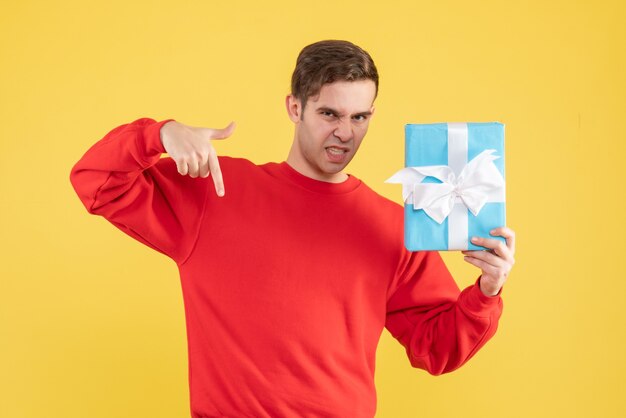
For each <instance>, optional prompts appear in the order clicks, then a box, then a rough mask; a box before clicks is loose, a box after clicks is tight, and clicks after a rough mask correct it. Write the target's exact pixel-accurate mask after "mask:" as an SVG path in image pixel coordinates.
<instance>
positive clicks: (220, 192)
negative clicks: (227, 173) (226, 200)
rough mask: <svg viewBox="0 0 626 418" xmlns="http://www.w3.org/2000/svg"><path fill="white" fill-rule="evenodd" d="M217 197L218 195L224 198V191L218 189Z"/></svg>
mask: <svg viewBox="0 0 626 418" xmlns="http://www.w3.org/2000/svg"><path fill="white" fill-rule="evenodd" d="M217 195H218V196H219V197H222V196H224V190H222V189H219V190H218V191H217Z"/></svg>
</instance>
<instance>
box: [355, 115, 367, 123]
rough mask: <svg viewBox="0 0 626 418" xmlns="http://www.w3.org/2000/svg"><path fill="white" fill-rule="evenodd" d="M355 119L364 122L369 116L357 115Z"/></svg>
mask: <svg viewBox="0 0 626 418" xmlns="http://www.w3.org/2000/svg"><path fill="white" fill-rule="evenodd" d="M353 119H354V120H356V121H357V122H363V121H364V120H367V115H356V116H354V118H353Z"/></svg>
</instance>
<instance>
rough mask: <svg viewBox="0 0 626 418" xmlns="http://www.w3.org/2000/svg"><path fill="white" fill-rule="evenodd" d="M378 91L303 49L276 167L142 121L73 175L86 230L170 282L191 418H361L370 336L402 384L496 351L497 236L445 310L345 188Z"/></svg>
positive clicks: (101, 145) (356, 188) (371, 71)
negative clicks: (183, 340) (95, 221)
mask: <svg viewBox="0 0 626 418" xmlns="http://www.w3.org/2000/svg"><path fill="white" fill-rule="evenodd" d="M377 89H378V74H377V70H376V67H375V65H374V62H373V61H372V59H371V57H370V56H369V55H368V54H367V53H366V52H365V51H363V50H362V49H361V48H359V47H357V46H356V45H353V44H351V43H349V42H344V41H323V42H318V43H315V44H312V45H309V46H307V47H306V48H304V49H303V50H302V52H301V53H300V56H299V57H298V60H297V63H296V69H295V71H294V74H293V78H292V94H291V95H289V96H288V97H287V99H286V107H287V112H288V114H289V117H290V118H291V120H292V121H293V122H294V124H295V134H294V140H293V144H292V147H291V150H290V152H289V156H288V157H287V160H286V161H284V162H281V163H267V164H263V165H255V164H253V163H252V162H250V161H247V160H245V159H240V158H231V157H219V158H218V157H217V156H216V153H215V150H214V148H213V147H212V145H211V140H213V139H221V138H226V137H228V136H229V135H230V134H231V133H232V131H233V129H234V125H232V124H231V125H229V126H228V127H227V128H225V129H221V130H216V129H209V128H199V127H191V126H186V125H183V124H181V123H179V122H176V121H174V120H172V119H168V120H164V121H161V122H156V121H154V120H152V119H149V118H142V119H138V120H136V121H134V122H132V123H130V124H126V125H122V126H120V127H117V128H115V129H113V130H112V131H111V132H109V133H108V134H107V135H106V136H105V137H104V138H103V139H101V140H100V141H99V142H97V143H96V144H95V145H94V146H92V147H91V148H90V149H89V150H88V151H87V152H86V153H85V155H84V156H83V157H82V158H81V159H80V161H78V163H77V164H76V165H75V166H74V167H73V169H72V172H71V175H70V179H71V181H72V184H73V186H74V188H75V190H76V192H77V194H78V196H79V197H80V199H81V200H82V202H83V204H84V205H85V207H86V208H87V210H88V211H89V212H90V213H93V214H98V215H102V216H103V217H105V218H106V219H107V220H109V221H110V222H111V223H113V224H114V225H115V226H117V227H118V228H120V229H121V230H122V231H124V232H125V233H127V234H128V235H130V236H132V237H133V238H135V239H137V240H139V241H141V242H143V243H144V244H146V245H148V246H150V247H151V248H154V249H155V250H157V251H160V252H162V253H164V254H166V255H167V256H168V257H170V258H172V259H173V260H174V261H175V262H176V263H177V265H178V267H179V271H180V278H181V283H182V290H183V298H184V304H185V313H186V325H187V338H188V344H189V369H190V370H189V372H190V375H189V383H190V396H191V414H192V416H193V417H194V418H201V417H219V416H229V417H231V416H254V417H302V416H325V417H368V418H371V417H373V416H374V414H375V411H376V392H375V388H374V366H375V364H374V361H375V354H376V346H377V344H378V341H379V338H380V335H381V333H382V330H383V328H384V327H386V328H387V329H388V330H389V332H390V333H391V334H392V335H393V336H394V337H395V338H396V339H397V340H398V341H399V342H400V343H401V344H402V345H403V346H404V347H405V348H406V351H407V355H408V359H409V361H410V364H411V365H412V366H413V367H417V368H422V369H425V370H427V371H428V372H430V373H432V374H435V375H437V374H441V373H446V372H450V371H452V370H454V369H456V368H458V367H460V366H461V365H462V364H463V363H465V362H466V361H467V360H468V359H469V358H470V357H472V356H473V355H474V354H475V353H476V351H477V350H478V349H479V348H480V347H482V346H483V345H484V344H485V343H486V341H487V340H488V339H489V338H490V337H491V336H492V335H493V334H494V333H495V331H496V326H497V322H498V319H499V317H500V315H501V310H502V301H501V299H500V295H499V292H500V290H501V287H502V285H503V283H504V281H505V280H506V277H507V275H508V274H509V271H510V269H511V266H512V264H513V253H514V235H513V232H512V231H511V230H509V229H508V228H501V229H500V230H498V231H496V233H495V234H497V235H501V236H504V237H505V238H506V239H507V245H503V244H502V243H500V241H497V240H494V239H482V240H480V241H477V243H478V244H480V245H483V246H485V247H487V248H490V249H491V251H490V252H488V251H484V252H483V251H468V252H465V254H466V260H467V261H468V262H470V263H472V264H474V265H476V266H478V267H479V268H481V270H482V272H481V276H480V277H479V278H478V279H477V281H476V283H475V284H474V285H472V286H469V287H468V288H466V289H464V290H463V291H462V292H460V290H459V288H458V287H457V285H456V284H455V282H454V280H453V278H452V277H451V276H450V273H449V272H448V270H447V269H446V266H445V265H444V263H443V262H442V260H441V257H440V256H439V254H438V253H437V252H414V253H411V252H409V251H407V250H406V249H405V248H404V244H403V210H402V208H401V206H400V205H398V204H396V203H394V202H392V201H390V200H388V199H385V198H383V197H381V196H380V195H378V194H376V193H375V192H374V191H372V190H371V189H370V188H368V187H367V186H366V185H365V184H364V183H363V182H361V181H360V180H359V179H357V178H356V177H355V176H353V175H349V174H346V173H345V172H344V168H345V167H346V165H347V164H348V163H349V162H350V160H351V159H352V158H353V157H354V155H355V154H356V152H357V150H358V148H359V145H360V144H361V141H362V140H363V138H364V136H365V134H366V132H367V128H368V124H369V121H370V119H371V117H372V115H373V114H374V104H373V103H374V99H375V97H376V94H377ZM165 152H167V153H168V155H169V157H171V158H163V159H161V158H160V156H161V154H162V153H165Z"/></svg>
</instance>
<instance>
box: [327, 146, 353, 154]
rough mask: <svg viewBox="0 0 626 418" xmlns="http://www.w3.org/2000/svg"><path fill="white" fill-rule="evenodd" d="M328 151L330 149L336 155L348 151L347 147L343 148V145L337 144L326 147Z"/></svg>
mask: <svg viewBox="0 0 626 418" xmlns="http://www.w3.org/2000/svg"><path fill="white" fill-rule="evenodd" d="M326 151H328V152H329V153H331V154H334V155H342V154H345V153H346V152H348V149H347V148H341V147H336V146H334V145H333V146H330V147H326Z"/></svg>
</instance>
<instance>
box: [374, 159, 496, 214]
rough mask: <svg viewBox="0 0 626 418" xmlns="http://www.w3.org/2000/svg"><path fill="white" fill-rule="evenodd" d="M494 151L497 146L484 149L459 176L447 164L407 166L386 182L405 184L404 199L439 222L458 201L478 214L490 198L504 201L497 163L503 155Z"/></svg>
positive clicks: (403, 186) (403, 189)
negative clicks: (426, 181) (496, 154)
mask: <svg viewBox="0 0 626 418" xmlns="http://www.w3.org/2000/svg"><path fill="white" fill-rule="evenodd" d="M494 152H496V150H493V149H489V150H485V151H483V152H481V153H480V154H478V155H477V156H476V157H475V158H473V159H472V160H471V161H470V162H468V163H467V164H466V165H465V166H464V167H463V169H462V170H461V173H460V174H459V175H458V176H456V175H455V173H454V171H453V170H452V169H451V168H450V167H449V166H447V165H431V166H420V167H406V168H403V169H402V170H400V171H398V172H397V173H395V174H394V175H393V176H391V177H390V178H389V179H387V180H386V183H401V184H402V197H403V199H404V201H405V202H406V203H409V204H411V203H412V204H413V207H414V208H415V209H416V210H418V209H423V210H424V212H426V214H427V215H428V216H430V217H431V218H432V219H434V220H435V221H436V222H437V223H439V224H441V223H442V222H443V221H444V220H445V219H446V217H447V216H448V215H449V214H450V212H451V211H452V208H453V207H454V204H455V202H456V201H457V200H461V201H462V202H463V204H465V206H467V208H468V209H469V210H470V211H471V212H472V213H473V214H474V216H477V215H478V213H479V212H480V210H481V209H482V208H483V206H484V205H485V203H487V202H488V201H496V202H499V201H504V179H503V178H502V174H500V171H499V170H498V168H497V167H496V165H495V164H494V163H493V161H494V160H497V159H498V158H500V157H499V156H495V155H493V153H494ZM425 177H434V178H436V179H438V180H440V181H441V182H442V183H422V180H424V178H425ZM457 198H459V199H457Z"/></svg>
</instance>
